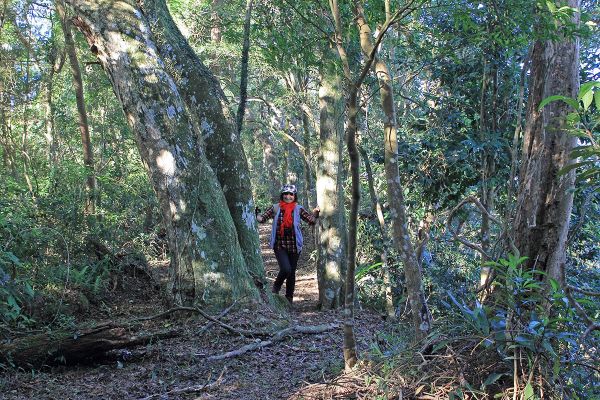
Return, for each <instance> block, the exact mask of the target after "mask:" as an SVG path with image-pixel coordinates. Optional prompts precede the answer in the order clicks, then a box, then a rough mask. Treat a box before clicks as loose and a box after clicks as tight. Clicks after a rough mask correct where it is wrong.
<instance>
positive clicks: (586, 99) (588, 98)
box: [581, 90, 594, 111]
mask: <svg viewBox="0 0 600 400" xmlns="http://www.w3.org/2000/svg"><path fill="white" fill-rule="evenodd" d="M592 100H594V92H593V91H591V90H590V91H588V92H587V93H586V94H584V95H583V97H582V98H581V101H582V102H583V110H584V111H587V109H588V108H589V107H590V104H592Z"/></svg>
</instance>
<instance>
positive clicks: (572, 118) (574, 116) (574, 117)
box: [567, 111, 581, 124]
mask: <svg viewBox="0 0 600 400" xmlns="http://www.w3.org/2000/svg"><path fill="white" fill-rule="evenodd" d="M579 121H581V117H580V116H579V113H578V112H576V111H573V112H570V113H568V114H567V122H569V123H571V124H576V123H578V122H579Z"/></svg>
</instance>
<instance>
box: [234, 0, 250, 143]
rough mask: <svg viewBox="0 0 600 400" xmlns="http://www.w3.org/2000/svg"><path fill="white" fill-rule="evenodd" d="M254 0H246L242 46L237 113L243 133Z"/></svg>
mask: <svg viewBox="0 0 600 400" xmlns="http://www.w3.org/2000/svg"><path fill="white" fill-rule="evenodd" d="M252 3H253V0H246V17H245V19H244V45H243V46H242V72H241V75H240V104H239V105H238V111H237V115H236V122H237V125H236V126H237V134H238V135H241V134H242V126H243V125H244V114H245V113H246V99H247V98H248V57H249V53H250V21H251V19H252Z"/></svg>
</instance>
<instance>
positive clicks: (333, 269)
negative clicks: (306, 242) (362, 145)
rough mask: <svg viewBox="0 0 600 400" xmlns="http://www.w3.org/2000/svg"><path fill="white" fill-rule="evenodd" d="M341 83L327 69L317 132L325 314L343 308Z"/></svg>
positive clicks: (320, 262)
mask: <svg viewBox="0 0 600 400" xmlns="http://www.w3.org/2000/svg"><path fill="white" fill-rule="evenodd" d="M340 85H341V82H340V79H339V77H338V76H336V74H335V72H334V71H333V68H330V66H328V65H326V66H324V67H323V71H322V73H321V81H320V87H319V107H320V130H319V150H318V151H319V152H318V155H317V182H316V186H317V203H318V205H319V208H320V209H321V213H320V215H319V235H318V258H317V281H318V286H319V306H320V308H321V309H324V310H328V309H333V308H337V307H341V306H342V305H343V304H344V291H343V286H344V276H345V270H346V260H345V257H346V241H345V231H346V230H345V221H344V201H343V186H342V179H341V176H342V173H341V168H342V148H343V137H344V135H343V129H341V127H340V126H339V125H340V124H338V123H336V121H339V120H340V116H341V115H342V113H343V109H342V106H343V103H342V98H341V94H340Z"/></svg>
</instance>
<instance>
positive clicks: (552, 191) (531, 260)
mask: <svg viewBox="0 0 600 400" xmlns="http://www.w3.org/2000/svg"><path fill="white" fill-rule="evenodd" d="M568 6H570V7H575V8H577V9H578V8H579V0H569V1H568ZM575 18H576V20H575V22H576V23H578V14H576V17H575ZM531 71H532V72H531V81H530V87H529V101H528V110H527V122H526V125H525V133H524V140H523V152H522V155H521V157H522V159H521V170H520V176H519V183H520V184H519V194H518V198H517V207H516V209H517V212H516V216H515V220H514V235H515V238H514V241H515V245H516V247H517V248H518V249H519V252H520V254H521V256H527V257H528V260H527V265H528V266H529V267H530V268H536V269H538V270H541V271H545V272H546V273H547V275H546V277H547V278H552V279H555V280H557V281H559V282H563V279H564V277H563V272H564V263H565V248H566V240H567V232H568V228H569V220H570V216H571V208H572V206H573V193H572V191H571V190H570V189H571V188H573V184H574V171H571V172H569V173H567V174H559V171H560V169H561V168H564V167H565V166H566V165H568V164H569V163H570V162H571V160H570V157H569V153H570V152H571V150H572V149H573V147H574V145H575V143H576V140H577V139H576V138H575V137H574V136H570V135H569V134H568V131H567V127H566V115H567V114H568V113H569V112H570V111H571V110H570V109H569V107H568V106H567V105H566V104H565V103H563V102H552V103H550V104H549V105H548V106H546V107H545V108H544V109H543V110H539V105H540V102H541V101H542V100H543V99H544V98H546V97H548V96H552V95H562V96H567V97H572V98H573V97H575V98H576V97H577V93H578V91H579V39H578V38H577V37H573V38H568V39H567V38H561V39H560V40H559V41H550V40H547V41H539V40H538V41H537V42H536V43H535V44H534V47H533V52H532V57H531Z"/></svg>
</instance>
